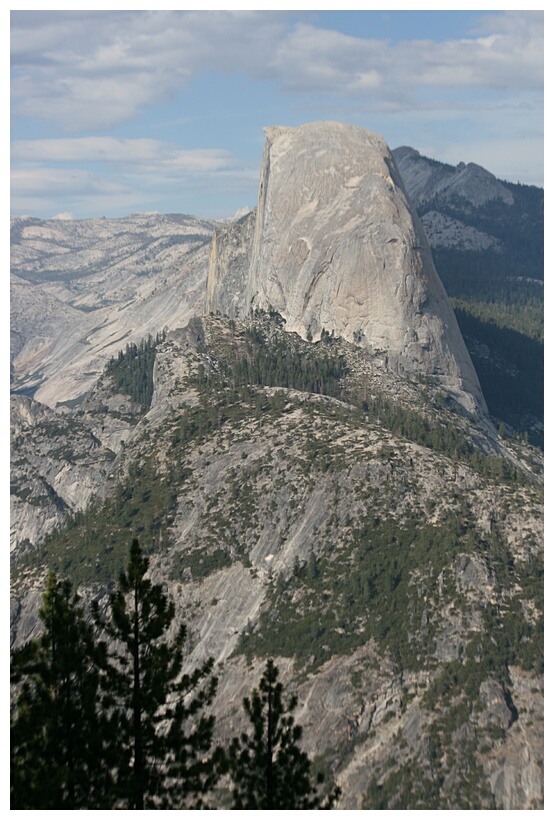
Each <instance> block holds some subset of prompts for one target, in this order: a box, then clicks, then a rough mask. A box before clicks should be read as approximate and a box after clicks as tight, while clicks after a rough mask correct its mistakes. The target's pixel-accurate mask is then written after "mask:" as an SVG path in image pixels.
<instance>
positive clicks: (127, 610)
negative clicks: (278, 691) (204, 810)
mask: <svg viewBox="0 0 554 820" xmlns="http://www.w3.org/2000/svg"><path fill="white" fill-rule="evenodd" d="M147 570H148V559H147V558H146V557H145V556H144V555H143V553H142V550H141V549H140V546H139V543H138V541H137V540H136V539H135V540H134V541H133V543H132V545H131V550H130V556H129V563H128V566H127V570H126V572H123V573H122V574H121V576H120V579H119V588H118V590H117V591H116V592H115V593H113V594H112V596H111V600H110V606H111V614H112V617H111V620H108V622H107V623H106V625H105V628H106V630H107V632H108V634H109V635H110V636H111V638H112V639H113V644H112V645H113V646H114V647H115V649H114V650H113V653H112V654H111V656H110V658H109V662H110V686H111V690H112V692H113V695H114V698H115V700H116V702H117V703H118V704H119V721H120V728H119V738H118V743H119V748H120V762H119V766H118V784H119V795H120V799H121V801H122V807H125V808H129V809H146V808H158V809H159V808H162V809H163V808H183V807H187V806H188V807H191V806H198V805H201V794H202V793H203V792H204V791H206V790H207V789H208V788H209V787H210V786H211V785H212V783H213V781H214V779H215V778H216V769H217V766H216V762H217V754H216V755H212V754H211V752H210V749H211V744H212V731H213V723H214V721H213V718H212V717H209V716H206V715H205V714H204V709H205V707H206V706H207V705H208V704H209V703H210V702H211V700H212V698H213V696H214V694H215V690H216V686H217V680H216V678H214V677H210V673H211V671H212V668H213V661H212V660H211V659H210V660H208V661H207V662H206V663H205V664H203V665H202V666H201V667H199V668H197V669H195V670H194V671H193V672H192V673H191V674H190V675H187V674H183V671H182V668H183V659H184V658H183V655H184V642H185V634H186V630H185V627H184V625H181V626H180V627H179V628H178V630H177V633H176V635H175V637H174V638H173V639H172V640H168V639H167V633H168V631H169V629H170V627H171V625H172V622H173V619H174V617H175V606H174V604H173V603H172V602H170V601H168V598H167V596H166V595H165V594H164V592H163V589H162V586H161V585H160V584H153V583H152V582H151V581H150V580H149V579H148V578H147V577H146V572H147ZM187 727H189V728H188V734H187Z"/></svg>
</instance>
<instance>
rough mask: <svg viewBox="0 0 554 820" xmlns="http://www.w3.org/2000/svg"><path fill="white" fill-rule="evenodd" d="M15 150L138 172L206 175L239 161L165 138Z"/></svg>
mask: <svg viewBox="0 0 554 820" xmlns="http://www.w3.org/2000/svg"><path fill="white" fill-rule="evenodd" d="M11 153H12V159H14V160H21V161H24V162H33V163H37V162H38V163H41V162H63V163H91V162H100V163H117V164H118V165H119V166H122V165H123V166H128V167H133V168H134V171H135V173H137V172H142V173H153V172H156V171H158V170H163V169H165V170H166V171H169V172H179V171H180V172H182V173H187V174H194V173H203V174H204V173H209V172H217V171H222V170H229V169H232V168H233V167H234V166H236V164H237V163H236V160H235V159H234V158H233V156H232V154H231V152H230V151H226V150H224V149H217V148H213V149H211V148H205V149H192V150H184V149H182V148H178V147H177V146H174V145H171V144H170V143H166V142H164V141H163V140H154V139H118V138H116V137H76V138H66V139H45V140H16V141H14V142H13V143H12V151H11Z"/></svg>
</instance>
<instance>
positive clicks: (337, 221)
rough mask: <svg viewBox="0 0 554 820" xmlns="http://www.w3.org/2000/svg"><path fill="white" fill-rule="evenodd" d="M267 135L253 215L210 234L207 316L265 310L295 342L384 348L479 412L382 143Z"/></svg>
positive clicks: (397, 363) (315, 129)
mask: <svg viewBox="0 0 554 820" xmlns="http://www.w3.org/2000/svg"><path fill="white" fill-rule="evenodd" d="M264 130H265V133H266V143H265V148H264V153H263V158H262V168H261V174H260V185H259V193H258V205H257V209H256V212H255V213H252V214H251V215H250V217H248V218H246V219H245V220H244V221H243V223H242V224H239V226H235V227H234V228H233V229H228V228H227V229H224V230H223V231H220V232H216V234H215V235H214V239H213V244H212V252H211V258H210V269H209V273H208V290H207V300H206V307H207V309H208V311H210V310H220V311H221V312H223V313H226V314H228V315H237V316H246V315H248V313H249V312H250V311H251V310H252V309H254V308H256V307H260V308H267V307H269V306H271V307H272V308H273V309H275V310H277V311H279V313H280V314H281V315H282V316H283V317H284V318H285V319H286V323H287V329H288V330H290V331H295V332H297V333H299V334H300V335H301V336H302V337H304V338H306V337H310V338H314V339H317V338H318V337H319V335H320V334H321V331H322V330H325V331H328V332H330V333H334V334H336V335H340V336H342V337H344V338H345V339H347V340H349V341H353V342H356V343H357V344H360V345H362V346H364V347H366V348H368V350H380V351H384V352H385V354H386V359H387V366H388V367H389V368H391V369H393V370H395V371H396V372H400V373H406V374H409V375H417V374H421V375H430V376H435V377H437V378H438V379H439V380H440V382H441V383H442V385H443V386H444V388H445V389H446V390H447V391H448V392H449V393H450V394H451V395H452V396H453V398H455V399H456V400H457V401H458V402H459V403H460V404H462V405H463V406H464V407H465V408H466V409H467V410H469V411H471V412H474V411H476V410H482V411H485V412H486V406H485V402H484V399H483V396H482V393H481V387H480V385H479V380H478V378H477V375H476V373H475V370H474V368H473V364H472V363H471V359H470V357H469V354H468V352H467V349H466V346H465V344H464V341H463V339H462V336H461V334H460V331H459V328H458V325H457V322H456V319H455V316H454V313H453V310H452V308H451V306H450V303H449V301H448V298H447V296H446V293H445V291H444V288H443V286H442V284H441V282H440V279H439V277H438V275H437V272H436V270H435V267H434V264H433V259H432V256H431V251H430V249H429V245H428V243H427V240H426V238H425V234H424V231H423V228H422V226H421V224H420V222H419V219H418V217H417V215H416V213H415V209H413V207H412V205H411V203H410V201H409V199H408V197H407V195H406V192H405V189H404V186H403V183H402V179H401V177H400V173H399V171H398V168H397V167H396V163H395V161H394V158H393V156H392V153H391V151H390V150H389V148H388V146H387V144H386V142H385V140H384V139H383V138H382V137H381V136H379V135H378V134H375V133H373V132H371V131H367V130H365V129H363V128H359V127H357V126H354V125H348V124H345V123H339V122H316V123H308V124H306V125H302V126H300V127H298V128H286V127H281V126H272V127H268V128H265V129H264Z"/></svg>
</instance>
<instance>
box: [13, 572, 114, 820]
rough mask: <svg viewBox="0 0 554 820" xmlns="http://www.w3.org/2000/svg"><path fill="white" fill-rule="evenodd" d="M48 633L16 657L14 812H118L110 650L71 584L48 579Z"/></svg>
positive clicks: (52, 577)
mask: <svg viewBox="0 0 554 820" xmlns="http://www.w3.org/2000/svg"><path fill="white" fill-rule="evenodd" d="M40 618H41V620H42V622H43V624H44V632H43V634H42V636H41V637H40V638H39V639H38V640H33V641H30V642H29V643H27V644H25V646H23V647H21V648H20V649H18V650H16V651H15V652H14V653H13V656H12V681H13V682H14V683H15V684H17V686H18V694H17V697H16V699H15V705H14V708H13V711H12V725H11V808H12V809H70V810H71V809H83V808H84V809H92V808H111V806H110V799H111V786H112V781H111V774H110V772H111V767H112V764H113V762H114V758H113V747H112V745H111V744H110V742H109V738H110V735H112V736H113V732H112V728H113V727H110V726H109V725H108V720H107V718H106V717H105V714H104V713H103V711H102V708H101V707H102V704H101V698H100V678H101V674H102V670H103V669H105V666H106V664H105V657H106V649H105V646H104V644H103V643H101V642H95V640H94V636H93V630H92V627H91V625H90V624H88V623H87V622H86V620H85V616H84V612H83V609H82V607H81V604H80V602H79V597H78V596H77V595H75V594H73V592H72V589H71V584H70V582H69V581H59V580H58V579H57V578H56V576H55V575H54V573H51V574H50V576H49V578H48V584H47V588H46V592H45V594H44V600H43V605H42V609H41V610H40Z"/></svg>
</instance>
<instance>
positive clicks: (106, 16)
mask: <svg viewBox="0 0 554 820" xmlns="http://www.w3.org/2000/svg"><path fill="white" fill-rule="evenodd" d="M542 18H543V15H542V13H541V12H511V13H498V14H491V15H489V16H487V17H486V18H485V19H484V21H483V23H482V25H481V28H480V30H479V31H478V32H476V33H475V37H473V38H467V37H466V38H464V39H459V40H448V41H445V42H434V41H431V40H413V41H407V42H403V43H399V44H397V45H393V44H391V43H389V42H388V41H385V40H382V41H378V40H365V39H362V38H360V37H353V36H349V35H346V34H342V33H339V32H336V31H330V30H325V29H322V28H318V27H316V26H314V25H310V24H307V23H299V24H297V25H296V26H295V27H293V28H292V30H290V29H289V28H288V27H287V18H286V16H285V15H284V14H283V13H277V12H200V11H191V12H173V11H160V12H123V11H117V12H42V13H41V12H33V11H26V12H16V13H14V14H13V15H12V69H13V77H14V78H13V81H12V100H13V105H14V109H15V111H16V113H18V114H20V115H23V116H33V117H38V118H39V119H44V120H49V121H52V122H54V123H57V124H58V125H60V126H61V127H63V128H64V129H65V130H69V131H86V130H87V129H89V130H99V129H106V128H109V127H112V126H113V125H115V124H117V123H119V122H123V121H125V120H128V119H130V118H132V117H134V116H136V115H137V113H138V112H139V111H141V110H143V109H144V108H145V107H146V106H148V105H150V104H153V103H155V102H158V101H160V100H164V99H169V98H170V97H171V95H173V94H174V93H175V92H176V91H177V90H179V89H181V88H183V86H186V84H187V82H188V81H189V80H190V79H191V78H192V77H194V76H195V75H196V74H197V73H198V72H201V71H204V70H215V71H220V72H224V73H233V72H243V73H245V74H247V75H248V76H249V77H250V78H251V79H256V80H268V79H271V80H273V81H275V82H276V83H277V84H278V85H279V86H280V87H281V88H282V89H284V90H285V91H288V92H294V93H301V94H305V93H314V92H315V93H319V94H326V95H335V96H337V97H338V96H341V97H344V96H352V97H365V98H370V99H371V98H374V99H375V100H379V99H397V100H402V101H403V102H404V103H406V101H408V100H409V99H410V97H411V94H412V92H413V91H414V90H416V89H418V88H422V87H432V88H441V87H442V88H447V87H455V88H461V87H470V88H492V89H501V90H504V91H506V92H512V91H513V90H514V89H541V88H542V82H543V25H542Z"/></svg>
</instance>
